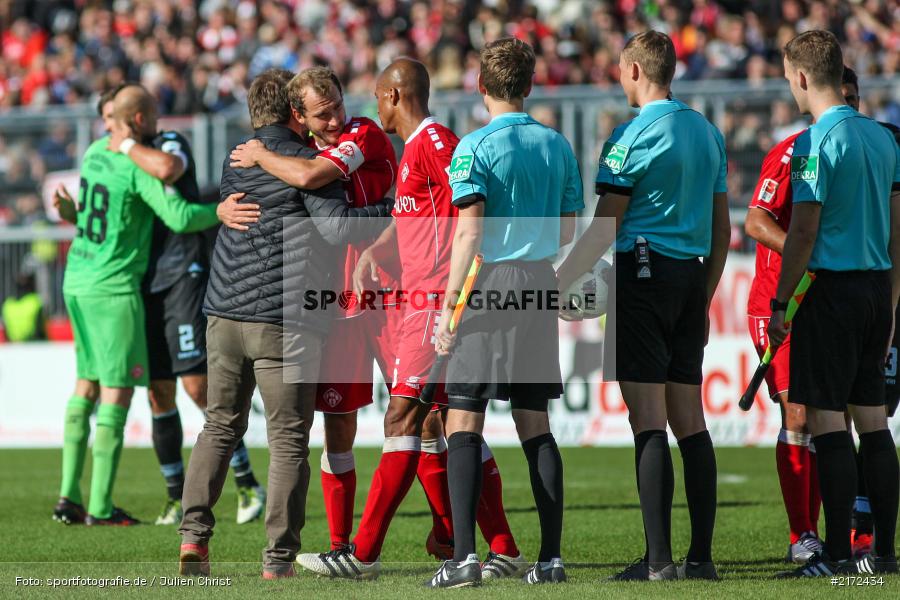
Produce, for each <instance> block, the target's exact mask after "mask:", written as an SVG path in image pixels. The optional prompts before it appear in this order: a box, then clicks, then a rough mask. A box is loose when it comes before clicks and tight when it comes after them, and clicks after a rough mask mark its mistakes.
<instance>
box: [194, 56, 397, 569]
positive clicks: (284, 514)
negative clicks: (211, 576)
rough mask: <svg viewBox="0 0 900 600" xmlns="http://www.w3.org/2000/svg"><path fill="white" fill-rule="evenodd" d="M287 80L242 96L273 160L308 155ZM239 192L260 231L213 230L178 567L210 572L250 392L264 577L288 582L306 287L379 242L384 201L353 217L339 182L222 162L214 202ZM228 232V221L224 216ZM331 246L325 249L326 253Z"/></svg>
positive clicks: (300, 513)
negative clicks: (258, 414) (256, 432)
mask: <svg viewBox="0 0 900 600" xmlns="http://www.w3.org/2000/svg"><path fill="white" fill-rule="evenodd" d="M292 76H293V75H292V73H290V72H288V71H283V70H275V69H273V70H269V71H266V72H265V73H263V74H261V75H260V76H258V77H257V78H256V79H255V80H254V81H253V84H252V85H251V87H250V91H249V94H248V97H247V101H248V105H249V109H250V121H251V125H252V126H253V128H254V137H255V138H256V139H259V140H261V141H262V142H263V143H264V144H265V145H266V147H267V148H268V149H270V150H272V151H274V152H277V153H279V154H284V155H289V156H300V157H304V158H310V159H312V158H314V156H315V152H314V151H313V150H311V149H310V148H308V147H307V146H306V144H305V143H304V140H303V137H301V133H303V131H302V128H301V126H300V124H299V123H298V122H297V121H296V120H295V119H294V118H293V117H292V116H291V110H290V105H289V102H288V99H287V95H286V93H285V88H286V86H287V83H288V81H289V80H290V79H291V77H292ZM235 193H239V194H245V196H244V198H243V202H242V203H243V204H245V205H246V204H247V203H254V204H255V205H257V206H258V207H259V211H260V214H259V219H258V222H254V223H253V224H252V225H250V226H239V227H238V228H234V229H229V228H226V227H223V228H222V229H221V230H220V231H219V235H218V239H217V240H216V246H215V250H214V252H213V259H212V266H211V271H210V282H209V287H208V289H207V294H206V300H205V302H204V312H206V314H207V315H208V316H209V326H208V331H207V345H208V352H209V404H208V408H207V421H206V425H205V426H204V427H203V431H202V432H201V433H200V435H199V437H198V438H197V444H196V446H195V447H194V452H193V454H192V455H191V461H190V465H189V467H188V472H187V479H186V482H185V489H184V498H183V506H184V520H183V521H182V524H181V528H180V532H181V535H182V537H183V540H182V541H183V543H182V546H181V555H180V563H181V564H180V570H181V573H182V574H185V575H190V574H194V575H199V574H206V573H208V572H209V550H208V547H207V543H208V541H209V538H210V537H211V536H212V528H213V525H214V523H215V518H214V516H213V512H212V507H213V505H214V504H215V503H216V501H217V500H218V498H219V495H220V494H221V491H222V486H223V485H224V481H225V475H226V473H227V471H228V461H229V459H230V457H231V454H232V451H233V449H234V445H235V443H236V442H237V440H239V439H241V437H242V436H243V435H244V432H245V431H246V429H247V417H248V414H249V411H250V398H251V395H252V393H253V389H254V386H256V385H258V386H259V389H260V393H261V395H262V399H263V404H264V406H265V412H266V426H267V430H268V440H269V452H270V455H271V459H270V463H269V477H268V485H269V495H268V506H267V507H266V531H267V534H268V538H269V545H268V547H267V548H266V549H265V551H264V553H263V577H265V578H267V579H273V578H277V577H284V576H290V575H292V574H293V567H292V564H293V561H294V558H295V556H296V553H297V551H298V550H299V549H300V529H301V528H302V527H303V524H304V521H305V506H306V494H307V489H308V487H309V473H310V470H309V463H308V456H309V429H310V426H311V425H312V420H313V411H314V407H315V392H316V379H317V378H318V373H319V358H320V355H321V348H322V343H323V340H324V336H325V334H326V333H327V332H328V327H329V324H330V321H331V313H330V312H329V311H327V310H321V309H318V308H312V309H308V310H307V309H306V308H304V306H303V304H302V303H301V302H300V296H301V295H302V293H303V291H305V290H327V289H330V285H331V279H332V277H331V276H332V274H331V268H332V266H331V265H332V263H333V262H334V261H333V260H330V259H331V258H332V257H333V256H334V251H335V248H334V247H335V246H339V245H341V244H346V243H348V242H351V241H358V240H363V239H370V238H374V237H377V236H378V235H379V234H380V233H381V231H382V230H383V229H384V228H385V227H386V226H387V224H388V222H389V219H386V218H383V217H388V216H389V215H390V212H391V208H392V202H391V201H389V200H386V201H384V202H382V203H380V204H376V205H372V206H369V207H366V208H350V207H349V205H348V203H347V200H346V197H345V194H344V191H343V189H342V187H341V186H340V184H339V183H334V184H330V185H327V186H324V187H322V188H320V189H317V190H315V191H309V190H300V189H296V188H293V187H290V186H289V185H287V184H285V183H283V182H282V181H280V180H279V179H277V178H275V177H274V176H272V175H269V174H268V173H266V172H265V171H263V170H262V169H260V168H258V167H256V168H252V169H232V168H231V167H230V166H229V164H228V161H227V160H226V163H225V166H224V168H223V173H222V183H221V190H220V195H221V197H222V198H226V197H229V202H227V203H224V204H223V206H233V198H230V195H232V194H235ZM225 222H226V223H228V222H229V219H225ZM329 247H331V250H329Z"/></svg>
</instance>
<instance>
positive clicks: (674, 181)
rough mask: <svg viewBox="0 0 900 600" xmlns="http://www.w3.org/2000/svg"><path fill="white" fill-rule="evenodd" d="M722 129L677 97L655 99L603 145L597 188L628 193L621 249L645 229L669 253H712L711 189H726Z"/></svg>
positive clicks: (656, 246)
mask: <svg viewBox="0 0 900 600" xmlns="http://www.w3.org/2000/svg"><path fill="white" fill-rule="evenodd" d="M726 173H727V161H726V158H725V140H724V138H723V137H722V134H721V133H720V132H719V130H718V129H716V128H715V127H714V126H713V125H712V124H711V123H710V122H709V121H707V120H706V118H705V117H703V115H701V114H700V113H698V112H696V111H694V110H692V109H691V108H690V107H688V106H687V105H686V104H684V103H683V102H681V101H679V100H656V101H654V102H650V103H648V104H645V105H644V106H643V107H642V108H641V112H640V114H639V115H638V116H637V117H636V118H634V119H633V120H631V121H628V122H627V123H623V124H622V125H619V126H618V127H616V129H615V130H614V131H613V133H612V135H611V136H610V138H609V140H607V142H606V144H604V145H603V152H602V154H601V156H600V168H599V170H598V172H597V193H598V194H604V193H607V192H612V193H616V194H622V195H625V196H630V197H631V201H630V202H629V203H628V209H627V210H626V211H625V216H624V218H623V219H622V224H621V226H620V227H619V232H618V235H617V237H616V251H617V252H627V251H629V250H632V249H633V248H634V242H635V240H636V239H637V237H638V236H643V237H644V238H645V239H646V240H647V241H648V242H649V243H650V248H651V249H652V250H654V251H656V252H659V253H660V254H663V255H665V256H669V257H671V258H678V259H689V258H697V257H701V256H704V257H705V256H709V252H710V249H711V246H712V206H713V193H716V192H725V191H727V186H726V182H725V177H726Z"/></svg>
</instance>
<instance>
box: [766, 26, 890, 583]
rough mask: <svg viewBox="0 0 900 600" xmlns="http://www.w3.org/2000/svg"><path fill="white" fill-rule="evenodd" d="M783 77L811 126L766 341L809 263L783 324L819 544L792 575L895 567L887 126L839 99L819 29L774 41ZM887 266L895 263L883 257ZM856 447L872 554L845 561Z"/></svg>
mask: <svg viewBox="0 0 900 600" xmlns="http://www.w3.org/2000/svg"><path fill="white" fill-rule="evenodd" d="M784 70H785V77H786V78H787V80H788V82H789V83H790V86H791V93H792V94H793V95H794V98H795V100H796V101H797V105H798V107H799V108H800V110H801V111H802V112H809V113H811V114H812V116H813V118H814V119H815V124H814V125H812V126H811V127H810V128H809V129H808V130H806V131H805V132H803V133H802V134H801V135H800V136H799V137H798V138H797V141H796V142H795V145H794V155H793V157H792V158H791V187H792V191H793V196H794V208H793V212H792V216H791V226H790V229H789V230H788V234H787V239H786V240H785V244H784V254H783V259H782V267H781V278H780V279H779V282H778V290H777V292H776V297H775V298H774V299H773V301H772V311H773V312H772V318H771V320H770V322H769V340H770V341H771V342H772V343H773V344H775V345H778V344H779V343H780V342H781V341H782V340H783V339H784V337H785V336H786V335H787V329H786V328H785V326H784V311H785V309H786V307H787V301H788V300H789V299H790V297H791V295H792V294H793V290H794V288H795V287H796V285H797V283H798V282H799V281H800V278H801V277H802V276H803V272H804V271H805V270H806V269H807V268H808V269H809V270H811V271H814V272H815V273H816V281H815V283H813V285H812V287H810V289H809V291H808V292H807V294H806V296H805V298H804V300H803V305H802V307H801V308H800V310H799V311H798V312H797V316H796V318H795V319H794V323H793V328H792V330H791V333H792V335H791V340H792V342H791V357H790V358H791V376H790V377H791V379H790V388H791V393H792V396H793V401H794V402H796V403H798V404H803V405H805V406H806V412H807V424H808V426H809V429H810V432H811V433H812V436H813V439H812V441H813V443H815V445H816V452H817V454H818V468H819V482H820V486H821V492H822V504H823V507H824V509H825V529H826V533H825V551H824V553H823V554H822V555H821V556H817V557H815V558H813V559H812V560H811V561H810V562H809V563H808V564H807V565H806V566H804V567H800V568H798V569H797V570H795V571H789V572H787V573H785V574H784V575H785V576H790V577H821V576H831V575H833V574H835V573H848V572H849V573H856V572H860V573H896V572H897V559H896V557H895V552H894V534H895V530H896V524H897V504H898V494H900V476H898V461H897V452H896V449H895V448H894V440H893V438H892V437H891V432H890V431H889V430H888V427H887V416H886V412H885V408H884V405H885V382H884V363H885V354H886V352H887V347H888V342H889V340H890V330H891V324H892V319H893V310H894V308H895V307H896V306H897V300H898V298H900V247H898V246H900V152H898V147H897V144H896V143H895V142H894V139H893V136H892V135H891V134H890V132H888V131H887V130H886V129H885V128H883V127H881V126H880V125H879V124H878V123H876V122H875V121H873V120H872V119H869V118H868V117H865V116H863V115H861V114H859V113H858V112H857V111H855V110H854V109H853V108H851V107H849V106H847V105H846V104H845V102H844V97H843V95H842V94H841V76H842V73H843V70H844V61H843V55H842V53H841V47H840V44H839V43H838V40H837V38H835V36H834V35H833V34H831V33H829V32H827V31H808V32H806V33H803V34H800V35H799V36H797V37H795V38H794V39H793V40H791V41H790V42H789V43H788V44H787V46H785V49H784ZM892 265H893V267H892ZM848 407H849V410H850V414H851V416H852V417H853V422H854V423H856V429H857V431H858V432H859V452H860V454H861V455H862V465H863V469H862V470H863V473H862V474H861V475H862V476H863V477H865V478H866V483H867V484H868V490H869V500H870V504H871V507H872V516H873V521H874V525H875V552H874V556H873V555H866V556H864V557H863V558H861V559H860V560H859V561H857V562H854V561H853V560H852V558H851V550H850V518H851V511H852V508H853V499H854V495H855V494H856V485H857V477H858V476H860V474H858V473H857V464H856V460H855V459H854V456H853V438H852V437H851V435H850V433H849V432H848V431H847V425H846V423H845V421H844V411H845V410H847V408H848Z"/></svg>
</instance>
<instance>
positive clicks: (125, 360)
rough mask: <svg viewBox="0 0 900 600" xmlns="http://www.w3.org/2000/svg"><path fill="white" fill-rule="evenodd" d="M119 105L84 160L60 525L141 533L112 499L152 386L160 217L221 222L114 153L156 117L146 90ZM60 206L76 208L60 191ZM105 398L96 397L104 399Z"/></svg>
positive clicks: (132, 90)
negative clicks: (152, 261)
mask: <svg viewBox="0 0 900 600" xmlns="http://www.w3.org/2000/svg"><path fill="white" fill-rule="evenodd" d="M125 90H128V91H129V93H127V94H126V95H125V96H122V99H121V100H120V99H119V96H121V94H122V92H120V93H119V95H117V96H116V100H115V102H114V119H115V123H114V125H113V128H112V134H111V135H110V137H108V138H106V137H104V138H102V139H99V140H97V141H95V142H94V143H93V144H91V145H90V147H89V148H88V150H87V152H86V153H85V156H84V158H83V160H82V166H81V180H80V183H79V193H78V202H77V204H76V205H74V207H75V208H76V209H77V212H76V214H75V217H76V219H75V220H76V226H77V234H76V237H75V240H74V241H73V243H72V247H71V249H70V250H69V255H68V259H67V264H66V273H65V279H64V282H63V296H64V298H65V301H66V308H67V309H68V312H69V316H70V319H71V321H72V328H73V332H74V335H75V356H76V371H77V377H78V380H77V383H76V386H75V393H74V394H73V396H72V398H71V399H70V400H69V403H68V405H67V407H66V420H65V427H64V433H63V461H62V462H63V464H62V484H61V486H60V500H59V502H58V503H57V505H56V507H55V509H54V511H53V518H54V520H56V521H59V522H62V523H65V524H74V523H86V524H87V525H119V526H122V525H135V524H137V523H138V521H137V519H135V518H134V517H132V516H131V515H129V514H128V513H127V512H125V511H124V510H121V509H119V508H117V507H115V506H114V505H113V502H112V490H113V483H114V482H115V477H116V471H117V469H118V464H119V457H120V456H121V452H122V446H123V441H124V431H125V420H126V417H127V415H128V408H129V406H130V404H131V398H132V395H133V393H134V387H135V386H138V385H140V386H146V385H147V383H148V377H147V368H148V359H147V342H146V334H145V325H144V304H143V301H142V298H141V294H140V285H141V279H142V278H143V276H144V273H145V272H146V270H147V263H148V259H149V255H150V237H151V235H152V228H153V215H154V214H156V215H158V216H159V217H160V218H161V219H162V220H163V222H164V223H165V224H166V226H167V227H169V228H170V229H172V230H173V231H178V232H185V231H200V230H202V229H206V228H209V227H211V226H212V225H214V224H215V223H216V222H217V221H218V219H217V217H216V213H215V207H214V206H204V205H199V204H190V203H188V202H186V201H185V200H184V198H182V197H181V196H178V195H177V194H175V195H172V194H168V193H167V192H166V190H165V189H164V188H163V184H162V183H161V182H160V181H159V180H158V179H155V178H153V177H151V176H150V175H148V174H147V173H146V172H144V171H142V170H140V169H138V168H137V166H136V165H135V164H134V163H133V162H131V161H130V160H129V159H128V157H127V156H125V155H124V154H122V153H120V152H118V151H117V149H118V148H120V145H121V143H122V142H123V140H124V138H125V137H126V135H127V134H126V133H125V131H127V127H126V125H125V123H126V122H129V121H130V120H132V119H133V117H134V114H135V111H136V110H144V111H146V112H148V113H149V112H151V111H153V110H154V108H153V106H152V99H151V98H150V96H149V94H147V92H146V90H144V89H143V88H141V87H140V86H129V87H128V88H125ZM57 201H58V202H60V203H61V204H65V205H66V206H67V207H68V208H67V210H66V211H62V212H69V209H71V208H73V203H72V200H71V198H69V197H68V196H67V195H66V194H63V193H62V192H61V191H60V192H58V193H57ZM98 388H99V394H98V393H97V390H98ZM98 395H99V407H97V411H96V413H97V419H96V432H95V435H94V443H93V444H94V445H93V472H92V474H91V494H90V505H89V506H88V507H87V510H85V508H84V506H83V504H82V494H81V485H80V481H81V475H82V472H83V469H84V460H85V455H86V452H87V442H88V437H89V436H90V417H91V414H92V413H93V412H94V405H95V404H96V403H97V400H98Z"/></svg>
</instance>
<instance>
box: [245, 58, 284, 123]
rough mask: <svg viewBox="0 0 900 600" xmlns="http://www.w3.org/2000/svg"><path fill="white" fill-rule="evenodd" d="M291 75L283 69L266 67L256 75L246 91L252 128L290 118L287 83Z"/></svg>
mask: <svg viewBox="0 0 900 600" xmlns="http://www.w3.org/2000/svg"><path fill="white" fill-rule="evenodd" d="M293 76H294V74H293V73H291V72H290V71H286V70H284V69H268V70H266V71H263V72H262V73H260V74H259V75H257V76H256V78H255V79H254V80H253V83H251V84H250V90H249V91H248V92H247V108H249V109H250V126H251V127H253V129H259V128H260V127H265V126H266V125H281V124H284V123H287V122H288V121H289V120H290V118H291V104H290V102H289V101H288V97H287V84H288V82H289V81H290V80H291V78H292V77H293Z"/></svg>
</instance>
